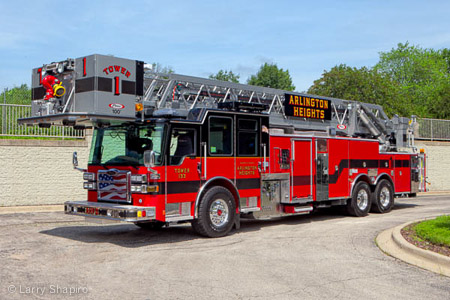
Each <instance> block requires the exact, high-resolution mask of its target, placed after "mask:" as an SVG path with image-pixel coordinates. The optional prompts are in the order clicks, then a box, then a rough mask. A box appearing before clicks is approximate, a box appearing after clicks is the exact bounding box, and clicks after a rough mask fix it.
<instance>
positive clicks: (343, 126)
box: [336, 124, 347, 130]
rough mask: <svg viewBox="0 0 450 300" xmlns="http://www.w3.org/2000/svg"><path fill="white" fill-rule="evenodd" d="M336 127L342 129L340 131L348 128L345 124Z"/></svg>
mask: <svg viewBox="0 0 450 300" xmlns="http://www.w3.org/2000/svg"><path fill="white" fill-rule="evenodd" d="M336 127H337V129H340V130H345V129H347V126H346V125H344V124H339V125H338V126H336Z"/></svg>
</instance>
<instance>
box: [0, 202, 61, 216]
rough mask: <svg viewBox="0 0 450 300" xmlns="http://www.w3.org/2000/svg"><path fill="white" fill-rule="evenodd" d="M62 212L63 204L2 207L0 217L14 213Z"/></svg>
mask: <svg viewBox="0 0 450 300" xmlns="http://www.w3.org/2000/svg"><path fill="white" fill-rule="evenodd" d="M53 211H61V212H63V211H64V205H63V204H53V205H32V206H3V207H0V215H5V214H15V213H29V212H53Z"/></svg>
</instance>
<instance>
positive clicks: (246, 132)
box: [238, 120, 258, 156]
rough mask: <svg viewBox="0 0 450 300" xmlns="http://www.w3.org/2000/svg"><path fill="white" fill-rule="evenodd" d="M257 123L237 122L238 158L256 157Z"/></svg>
mask: <svg viewBox="0 0 450 300" xmlns="http://www.w3.org/2000/svg"><path fill="white" fill-rule="evenodd" d="M257 130H258V122H257V121H256V120H239V121H238V141H239V142H238V154H239V155H240V156H257V155H258V132H257Z"/></svg>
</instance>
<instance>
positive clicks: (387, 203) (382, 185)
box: [371, 179, 394, 214]
mask: <svg viewBox="0 0 450 300" xmlns="http://www.w3.org/2000/svg"><path fill="white" fill-rule="evenodd" d="M393 207H394V188H393V187H392V184H391V183H390V182H389V181H388V180H386V179H383V180H381V181H380V182H379V183H378V184H377V187H376V188H375V192H374V193H373V194H372V210H371V211H373V212H377V213H380V214H384V213H387V212H390V211H391V210H392V208H393Z"/></svg>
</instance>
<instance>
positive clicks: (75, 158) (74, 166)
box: [72, 151, 87, 172]
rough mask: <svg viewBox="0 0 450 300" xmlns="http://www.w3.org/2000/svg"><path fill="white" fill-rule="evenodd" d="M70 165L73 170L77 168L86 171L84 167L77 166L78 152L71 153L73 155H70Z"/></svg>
mask: <svg viewBox="0 0 450 300" xmlns="http://www.w3.org/2000/svg"><path fill="white" fill-rule="evenodd" d="M72 165H73V168H74V169H75V170H78V171H81V172H87V170H86V169H81V168H78V154H77V152H76V151H75V152H74V153H73V156H72Z"/></svg>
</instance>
